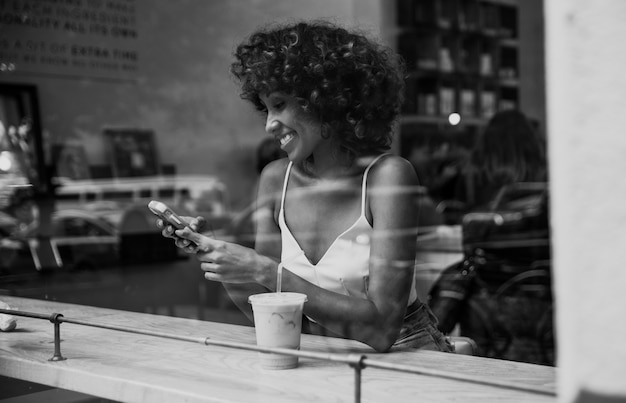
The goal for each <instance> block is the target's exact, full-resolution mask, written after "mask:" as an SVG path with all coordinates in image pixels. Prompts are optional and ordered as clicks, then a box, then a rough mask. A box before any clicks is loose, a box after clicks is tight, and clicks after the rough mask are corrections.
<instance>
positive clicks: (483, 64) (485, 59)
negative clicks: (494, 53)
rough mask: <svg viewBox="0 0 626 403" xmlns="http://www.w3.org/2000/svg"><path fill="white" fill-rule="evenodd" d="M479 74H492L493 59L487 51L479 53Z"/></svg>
mask: <svg viewBox="0 0 626 403" xmlns="http://www.w3.org/2000/svg"><path fill="white" fill-rule="evenodd" d="M480 74H481V75H483V76H489V75H491V74H493V59H492V58H491V55H490V54H489V53H483V54H482V55H480Z"/></svg>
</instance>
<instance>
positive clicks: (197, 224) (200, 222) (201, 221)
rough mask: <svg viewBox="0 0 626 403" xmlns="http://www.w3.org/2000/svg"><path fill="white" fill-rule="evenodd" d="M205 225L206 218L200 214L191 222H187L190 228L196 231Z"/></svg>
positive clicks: (199, 230)
mask: <svg viewBox="0 0 626 403" xmlns="http://www.w3.org/2000/svg"><path fill="white" fill-rule="evenodd" d="M205 225H206V219H205V218H204V217H202V216H197V217H196V218H194V219H193V220H191V223H190V224H189V226H190V227H191V229H193V230H194V231H196V232H202V230H203V229H204V226H205Z"/></svg>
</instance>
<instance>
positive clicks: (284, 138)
mask: <svg viewBox="0 0 626 403" xmlns="http://www.w3.org/2000/svg"><path fill="white" fill-rule="evenodd" d="M293 138H294V135H293V133H285V134H284V135H282V136H281V137H280V139H279V141H280V145H281V146H284V145H286V144H287V143H289V142H290V141H291V140H292V139H293Z"/></svg>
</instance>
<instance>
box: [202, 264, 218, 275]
mask: <svg viewBox="0 0 626 403" xmlns="http://www.w3.org/2000/svg"><path fill="white" fill-rule="evenodd" d="M200 268H201V269H202V271H205V272H207V273H213V274H217V271H218V269H219V266H218V265H217V264H215V263H213V262H202V263H200Z"/></svg>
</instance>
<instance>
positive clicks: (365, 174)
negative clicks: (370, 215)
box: [361, 154, 390, 216]
mask: <svg viewBox="0 0 626 403" xmlns="http://www.w3.org/2000/svg"><path fill="white" fill-rule="evenodd" d="M387 155H390V154H381V155H379V156H378V157H376V158H374V160H373V161H372V162H370V163H369V165H368V166H367V168H365V172H363V184H362V185H361V215H362V216H365V196H366V194H367V174H368V173H369V171H370V169H371V168H372V167H373V166H374V164H376V163H377V162H378V160H379V159H381V158H383V157H385V156H387Z"/></svg>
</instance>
